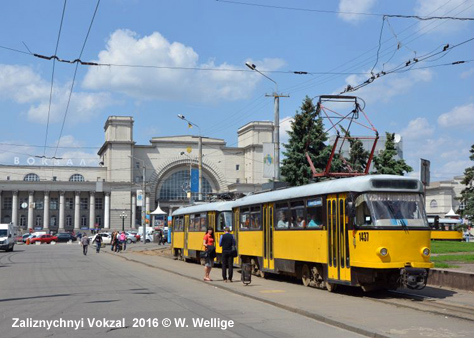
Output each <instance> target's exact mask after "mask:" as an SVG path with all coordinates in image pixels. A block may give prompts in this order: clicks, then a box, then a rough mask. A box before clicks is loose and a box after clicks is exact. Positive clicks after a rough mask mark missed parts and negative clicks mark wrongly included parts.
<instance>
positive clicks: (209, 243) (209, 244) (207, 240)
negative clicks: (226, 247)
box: [202, 227, 216, 281]
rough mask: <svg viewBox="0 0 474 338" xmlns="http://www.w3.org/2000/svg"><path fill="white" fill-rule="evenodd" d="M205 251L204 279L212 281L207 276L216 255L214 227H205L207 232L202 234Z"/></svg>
mask: <svg viewBox="0 0 474 338" xmlns="http://www.w3.org/2000/svg"><path fill="white" fill-rule="evenodd" d="M202 244H203V245H204V248H205V249H206V252H207V257H206V264H205V265H204V280H205V281H212V279H211V278H210V277H209V275H210V273H211V269H212V266H213V265H214V258H215V256H216V247H215V246H214V229H212V228H211V227H209V228H207V233H206V234H205V235H204V239H203V243H202Z"/></svg>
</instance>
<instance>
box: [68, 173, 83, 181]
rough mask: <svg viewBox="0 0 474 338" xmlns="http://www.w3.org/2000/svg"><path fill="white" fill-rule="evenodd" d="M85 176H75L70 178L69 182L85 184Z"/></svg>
mask: <svg viewBox="0 0 474 338" xmlns="http://www.w3.org/2000/svg"><path fill="white" fill-rule="evenodd" d="M84 181H85V179H84V176H82V175H81V174H74V175H72V176H71V177H70V178H69V182H84Z"/></svg>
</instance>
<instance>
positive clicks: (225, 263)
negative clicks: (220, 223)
mask: <svg viewBox="0 0 474 338" xmlns="http://www.w3.org/2000/svg"><path fill="white" fill-rule="evenodd" d="M224 232H225V233H224V234H223V235H222V236H221V239H220V240H219V246H220V247H221V248H222V279H223V280H224V282H225V283H227V282H230V283H232V277H233V274H234V257H235V256H234V254H235V238H234V235H232V234H231V233H230V228H229V227H228V226H226V227H225V229H224ZM227 270H229V279H227Z"/></svg>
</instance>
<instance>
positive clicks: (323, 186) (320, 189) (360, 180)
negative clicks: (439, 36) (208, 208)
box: [234, 175, 423, 207]
mask: <svg viewBox="0 0 474 338" xmlns="http://www.w3.org/2000/svg"><path fill="white" fill-rule="evenodd" d="M368 191H380V192H382V191H385V192H419V193H421V192H423V186H422V184H421V182H420V181H419V180H418V179H416V178H412V177H404V176H396V175H367V176H357V177H350V178H340V179H337V180H331V181H325V182H318V183H311V184H307V185H303V186H299V187H293V188H288V189H282V190H276V191H269V192H265V193H261V194H255V195H250V196H246V197H243V198H240V199H238V200H236V201H235V203H234V207H238V206H242V205H249V204H261V203H267V202H274V201H279V200H289V199H297V198H302V197H308V196H315V195H326V194H337V193H343V192H368Z"/></svg>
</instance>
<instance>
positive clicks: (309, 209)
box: [306, 198, 323, 229]
mask: <svg viewBox="0 0 474 338" xmlns="http://www.w3.org/2000/svg"><path fill="white" fill-rule="evenodd" d="M306 224H307V226H306V228H307V229H320V228H322V226H323V200H322V198H316V199H311V200H308V201H307V202H306Z"/></svg>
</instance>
